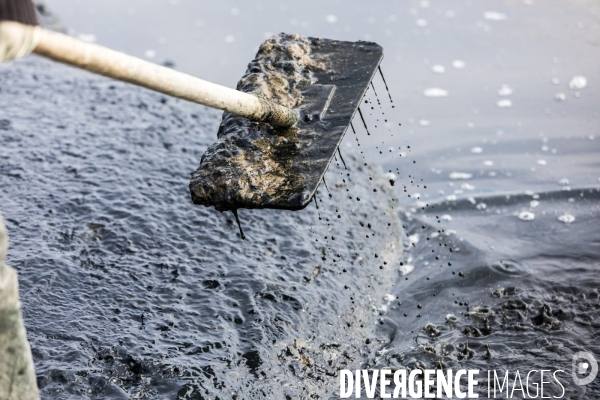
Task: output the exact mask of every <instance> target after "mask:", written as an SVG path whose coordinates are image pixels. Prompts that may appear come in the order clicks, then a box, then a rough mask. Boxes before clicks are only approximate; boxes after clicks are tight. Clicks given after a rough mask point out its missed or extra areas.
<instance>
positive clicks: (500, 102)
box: [496, 99, 512, 108]
mask: <svg viewBox="0 0 600 400" xmlns="http://www.w3.org/2000/svg"><path fill="white" fill-rule="evenodd" d="M496 106H497V107H498V108H510V107H512V101H510V100H509V99H502V100H498V102H497V103H496Z"/></svg>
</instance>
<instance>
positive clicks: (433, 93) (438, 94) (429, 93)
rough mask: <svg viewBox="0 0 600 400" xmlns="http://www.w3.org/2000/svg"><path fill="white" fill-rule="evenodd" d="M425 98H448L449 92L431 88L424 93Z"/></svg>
mask: <svg viewBox="0 0 600 400" xmlns="http://www.w3.org/2000/svg"><path fill="white" fill-rule="evenodd" d="M423 94H424V95H425V97H431V98H435V97H446V96H448V91H447V90H444V89H440V88H429V89H425V90H424V91H423Z"/></svg>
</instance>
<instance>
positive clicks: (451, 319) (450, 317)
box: [446, 314, 458, 324]
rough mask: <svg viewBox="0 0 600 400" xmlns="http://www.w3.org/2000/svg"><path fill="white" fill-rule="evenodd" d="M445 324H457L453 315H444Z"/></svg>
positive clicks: (456, 319)
mask: <svg viewBox="0 0 600 400" xmlns="http://www.w3.org/2000/svg"><path fill="white" fill-rule="evenodd" d="M446 322H447V323H449V324H456V323H458V318H457V317H456V315H454V314H448V315H446Z"/></svg>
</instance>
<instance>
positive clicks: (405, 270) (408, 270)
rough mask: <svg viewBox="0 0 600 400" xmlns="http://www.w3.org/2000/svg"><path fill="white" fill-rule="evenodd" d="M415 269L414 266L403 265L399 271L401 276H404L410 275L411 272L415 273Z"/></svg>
mask: <svg viewBox="0 0 600 400" xmlns="http://www.w3.org/2000/svg"><path fill="white" fill-rule="evenodd" d="M414 269H415V267H414V266H413V265H401V266H400V268H398V270H399V271H400V274H402V275H408V274H410V273H411V272H413V271H414Z"/></svg>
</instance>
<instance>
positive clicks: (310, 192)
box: [190, 34, 383, 211]
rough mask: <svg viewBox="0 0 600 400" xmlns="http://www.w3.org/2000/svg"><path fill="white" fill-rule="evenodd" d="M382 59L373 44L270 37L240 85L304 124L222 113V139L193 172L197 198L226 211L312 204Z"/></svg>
mask: <svg viewBox="0 0 600 400" xmlns="http://www.w3.org/2000/svg"><path fill="white" fill-rule="evenodd" d="M382 59H383V49H382V48H381V46H379V45H377V44H375V43H370V42H362V41H360V42H342V41H337V40H329V39H319V38H308V39H306V38H303V37H301V36H299V35H287V34H280V35H278V36H274V37H272V38H270V39H268V40H266V41H265V42H264V43H263V44H262V45H261V47H260V49H259V51H258V53H257V55H256V59H255V60H253V61H252V62H251V63H250V64H249V66H248V70H247V72H246V74H245V75H244V77H242V79H241V80H240V82H239V83H238V87H237V88H238V90H241V91H244V92H251V93H253V94H254V95H257V96H260V97H264V98H267V99H269V100H272V101H274V102H276V103H278V104H281V105H284V106H286V107H290V108H295V109H297V110H298V111H299V113H300V122H299V123H298V124H297V125H296V126H294V127H291V128H285V129H282V128H274V127H272V126H270V125H268V124H265V123H256V122H251V121H250V120H248V119H246V118H243V117H238V116H235V115H233V114H229V113H227V112H225V113H223V120H222V122H221V126H220V127H219V131H218V134H217V137H218V140H217V142H216V143H214V144H213V145H211V146H210V147H209V148H208V149H207V150H206V152H205V153H204V155H203V156H202V159H201V161H200V166H199V167H198V169H197V170H196V171H194V172H193V173H192V179H191V181H190V191H191V196H192V201H193V202H194V203H195V204H202V205H204V206H207V207H208V206H214V207H215V208H216V209H217V210H220V211H225V210H237V209H238V208H276V209H286V210H300V209H303V208H304V207H306V206H307V205H308V203H310V201H311V199H312V197H313V196H314V194H315V191H316V190H317V187H318V186H319V184H320V183H321V180H322V179H323V175H324V174H325V172H326V171H327V168H328V167H329V164H330V162H331V160H332V159H333V157H334V155H335V152H336V150H337V148H338V146H339V145H340V143H341V141H342V139H343V137H344V133H345V132H346V130H347V129H348V126H349V125H350V122H351V121H352V118H353V117H354V114H355V113H356V111H357V109H358V106H359V105H360V102H361V99H362V98H363V96H364V94H365V92H366V90H367V87H368V85H369V83H370V82H371V80H372V79H373V76H374V74H375V72H376V71H377V68H378V66H379V64H380V62H381V60H382Z"/></svg>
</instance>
